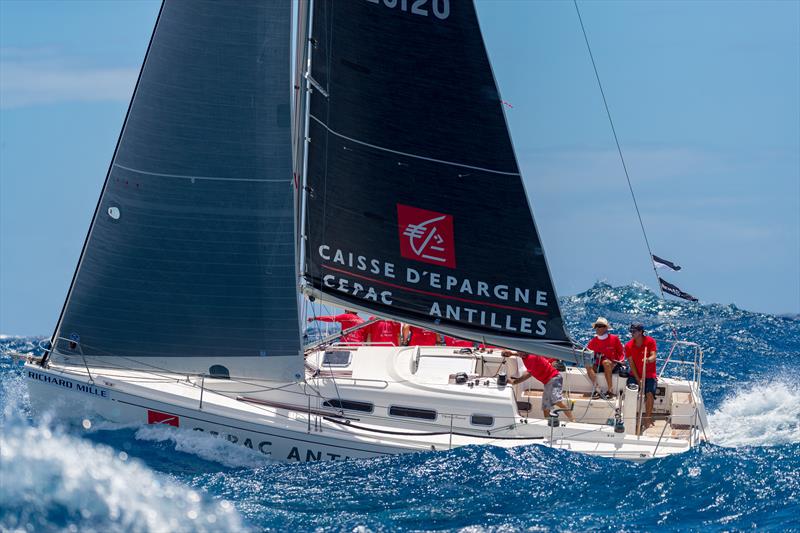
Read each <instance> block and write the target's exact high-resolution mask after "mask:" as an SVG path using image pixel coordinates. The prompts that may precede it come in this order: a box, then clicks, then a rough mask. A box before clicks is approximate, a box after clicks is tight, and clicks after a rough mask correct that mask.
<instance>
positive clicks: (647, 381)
mask: <svg viewBox="0 0 800 533" xmlns="http://www.w3.org/2000/svg"><path fill="white" fill-rule="evenodd" d="M630 332H631V336H632V337H633V338H632V339H631V340H630V341H628V343H627V344H626V345H625V356H626V357H627V358H628V361H630V363H631V375H630V376H628V384H632V383H635V384H637V385H638V386H639V389H640V390H641V389H642V385H644V394H645V416H644V417H642V431H644V430H645V429H647V428H649V427H650V426H652V425H653V402H654V401H655V398H656V381H657V380H658V372H657V371H656V341H655V339H654V338H653V337H648V336H647V335H645V334H644V326H643V325H642V324H640V323H638V322H634V323H633V324H631V327H630ZM643 378H644V383H643V381H642V379H643Z"/></svg>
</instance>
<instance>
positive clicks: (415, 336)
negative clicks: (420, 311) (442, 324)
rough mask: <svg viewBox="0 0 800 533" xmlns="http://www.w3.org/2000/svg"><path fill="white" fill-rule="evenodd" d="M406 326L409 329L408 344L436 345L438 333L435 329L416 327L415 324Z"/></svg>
mask: <svg viewBox="0 0 800 533" xmlns="http://www.w3.org/2000/svg"><path fill="white" fill-rule="evenodd" d="M408 327H409V330H410V331H411V340H410V341H409V343H408V344H409V346H436V344H437V341H438V340H439V335H438V334H437V333H436V332H435V331H430V330H428V329H423V328H418V327H417V326H408Z"/></svg>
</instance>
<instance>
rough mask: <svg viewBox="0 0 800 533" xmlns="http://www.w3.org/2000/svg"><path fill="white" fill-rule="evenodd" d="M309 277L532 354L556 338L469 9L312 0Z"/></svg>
mask: <svg viewBox="0 0 800 533" xmlns="http://www.w3.org/2000/svg"><path fill="white" fill-rule="evenodd" d="M311 27H312V31H311V45H312V54H311V71H310V79H309V86H310V88H311V90H312V94H311V103H310V117H309V129H308V138H309V143H308V146H307V149H308V162H307V168H306V174H307V185H308V187H307V204H308V215H307V217H306V225H305V228H304V231H305V232H306V233H307V235H308V239H307V245H306V252H305V262H304V268H305V272H304V275H305V278H306V280H307V283H308V284H309V286H310V292H311V293H312V294H316V295H318V296H321V297H323V298H325V299H327V300H329V301H334V302H338V303H340V304H342V305H350V306H355V307H358V308H360V309H365V310H369V311H372V312H375V313H376V314H379V315H382V316H388V317H394V318H397V319H401V320H404V321H408V322H412V323H416V324H420V325H424V326H428V327H432V328H434V329H437V330H438V331H443V332H451V333H454V334H457V335H459V336H463V337H467V338H471V339H475V340H483V339H484V338H485V339H487V340H488V341H489V342H494V343H499V344H501V345H503V346H512V347H519V348H520V349H530V348H532V347H535V346H536V345H537V344H539V343H540V342H541V341H548V342H550V343H553V342H555V343H566V342H567V341H568V337H567V334H566V332H565V329H564V325H563V322H562V319H561V313H560V310H559V307H558V301H557V297H556V294H555V291H554V289H553V283H552V281H551V279H550V275H549V272H548V267H547V262H546V260H545V255H544V251H543V250H542V244H541V241H540V239H539V235H538V233H537V230H536V226H535V225H534V221H533V216H532V214H531V211H530V208H529V205H528V200H527V196H526V193H525V189H524V187H523V183H522V179H521V176H520V173H519V167H518V165H517V162H516V159H515V155H514V151H513V147H512V144H511V139H510V137H509V133H508V129H507V126H506V121H505V116H504V111H503V107H502V106H503V104H502V100H501V98H500V95H499V93H498V89H497V86H496V83H495V80H494V76H493V73H492V70H491V66H490V64H489V59H488V57H487V54H486V50H485V48H484V44H483V39H482V37H481V32H480V28H479V26H478V20H477V16H476V12H475V7H474V5H473V3H472V2H468V1H457V2H456V1H448V0H414V1H412V0H408V1H405V0H401V1H393V2H390V1H388V0H386V1H384V0H381V1H378V0H353V1H348V2H331V1H324V0H315V1H314V2H313V9H312V24H311Z"/></svg>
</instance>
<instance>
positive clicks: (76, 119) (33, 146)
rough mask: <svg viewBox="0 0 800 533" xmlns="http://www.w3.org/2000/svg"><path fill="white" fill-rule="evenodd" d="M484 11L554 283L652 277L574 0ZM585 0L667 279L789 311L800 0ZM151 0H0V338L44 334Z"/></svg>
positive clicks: (133, 72)
mask: <svg viewBox="0 0 800 533" xmlns="http://www.w3.org/2000/svg"><path fill="white" fill-rule="evenodd" d="M451 1H452V0H451ZM477 6H478V14H479V17H480V21H481V27H482V30H483V34H484V40H485V42H486V46H487V49H488V52H489V56H490V59H491V62H492V65H493V68H494V72H495V77H496V79H497V82H498V85H499V88H500V91H501V94H502V97H503V99H504V100H505V101H506V102H508V103H509V104H510V106H511V107H507V108H506V115H507V118H508V122H509V127H510V129H511V134H512V138H513V141H514V145H515V149H516V153H517V157H518V159H519V163H520V167H521V169H522V174H523V176H524V179H525V185H526V189H527V192H528V196H529V199H530V202H531V206H532V209H533V212H534V216H535V219H536V223H537V226H538V228H539V232H540V234H541V236H542V240H543V243H544V247H545V251H546V254H547V258H548V262H549V264H550V270H551V272H552V274H553V278H554V282H555V285H556V290H557V292H558V293H559V295H570V294H576V293H578V292H582V291H584V290H586V289H588V288H589V287H591V286H592V285H593V284H594V283H595V282H597V281H601V280H602V281H607V282H609V283H611V284H614V285H623V284H630V283H633V282H639V283H643V284H645V285H647V286H649V287H656V283H655V275H654V273H653V270H652V268H651V264H650V262H649V260H648V254H647V249H646V246H645V242H644V239H643V237H642V232H641V229H640V227H639V222H638V219H637V218H636V212H635V209H634V205H633V202H632V200H631V194H630V192H629V190H628V186H627V182H626V179H625V174H624V172H623V169H622V165H621V163H620V159H619V156H618V154H617V151H616V145H615V144H614V138H613V136H612V133H611V128H610V126H609V123H608V118H607V117H606V112H605V108H604V107H603V101H602V98H601V94H600V91H599V89H598V86H597V82H596V80H595V78H594V71H593V70H592V65H591V62H590V59H589V55H588V53H587V50H586V44H585V42H584V40H583V34H582V33H581V28H580V24H579V22H578V18H577V15H576V12H575V7H574V5H573V4H572V2H561V1H549V2H539V1H525V0H483V1H478V2H477ZM579 6H580V9H581V14H582V16H583V20H584V24H585V26H586V30H587V34H588V38H589V41H590V44H591V46H592V52H593V54H594V57H595V61H596V63H597V68H598V71H599V74H600V78H601V81H602V83H603V88H604V90H605V94H606V97H607V99H608V105H609V108H610V112H611V116H612V118H613V120H614V124H615V127H616V131H617V134H618V137H619V141H620V145H621V148H622V152H623V156H624V157H625V160H626V163H627V166H628V170H629V173H630V179H631V182H632V185H633V189H634V191H635V194H636V198H637V201H638V203H639V208H640V210H641V214H642V219H643V222H644V225H645V228H646V230H647V235H648V238H649V242H650V245H651V247H652V250H653V252H654V253H655V254H657V255H659V256H661V257H665V258H667V259H670V260H672V261H674V262H676V263H678V264H680V265H681V266H682V267H683V269H682V270H681V271H680V272H678V273H669V274H666V273H665V274H664V277H665V278H666V279H667V280H669V281H670V282H672V283H674V284H676V285H678V286H679V287H681V288H682V289H683V290H685V291H687V292H689V293H691V294H693V295H695V296H697V297H698V298H700V300H701V301H702V302H705V303H710V302H718V303H723V304H728V303H734V304H736V305H737V306H739V307H741V308H744V309H749V310H753V311H758V312H767V313H800V2H797V1H790V0H786V1H777V2H769V1H758V2H747V1H737V2H729V1H724V0H717V1H710V2H703V1H692V2H689V1H668V2H661V1H648V2H646V1H636V2H634V1H624V2H622V1H620V2H610V1H605V0H593V1H591V2H586V1H584V2H579ZM158 7H159V3H158V2H154V1H149V0H141V1H125V0H114V1H102V0H97V1H45V0H39V1H17V0H0V333H2V334H11V335H47V334H50V333H51V332H52V329H53V327H54V325H55V322H56V320H57V318H58V314H59V312H60V310H61V306H62V304H63V301H64V298H65V296H66V293H67V289H68V288H69V283H70V280H71V278H72V275H73V272H74V269H75V265H76V264H77V261H78V257H79V255H80V250H81V246H82V244H83V240H84V238H85V235H86V232H87V230H88V226H89V223H90V219H91V215H92V212H93V210H94V206H95V204H96V202H97V198H98V196H99V193H100V189H101V187H102V183H103V180H104V178H105V173H106V171H107V169H108V164H109V161H110V159H111V156H112V153H113V150H114V146H115V143H116V140H117V137H118V135H119V131H120V128H121V125H122V121H123V119H124V116H125V111H126V109H127V106H128V103H129V99H130V95H131V92H132V90H133V85H134V83H135V80H136V76H137V73H138V70H139V68H140V66H141V62H142V59H143V57H144V53H145V50H146V46H147V42H148V39H149V37H150V34H151V32H152V27H153V24H154V22H155V18H156V15H157V13H158Z"/></svg>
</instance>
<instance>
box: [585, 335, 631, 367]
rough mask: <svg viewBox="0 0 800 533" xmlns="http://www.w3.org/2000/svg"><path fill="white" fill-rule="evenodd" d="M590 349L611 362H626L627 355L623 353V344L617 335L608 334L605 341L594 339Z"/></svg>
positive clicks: (591, 341) (590, 343) (590, 342)
mask: <svg viewBox="0 0 800 533" xmlns="http://www.w3.org/2000/svg"><path fill="white" fill-rule="evenodd" d="M588 348H589V349H590V350H591V351H593V352H594V353H596V354H599V355H602V356H603V358H605V359H608V360H610V361H617V362H620V363H621V362H622V361H624V360H625V354H624V353H622V343H621V342H620V340H619V337H617V336H616V335H611V334H610V333H609V334H608V337H606V338H605V339H599V338H597V337H594V338H593V339H592V340H590V341H589V346H588Z"/></svg>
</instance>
